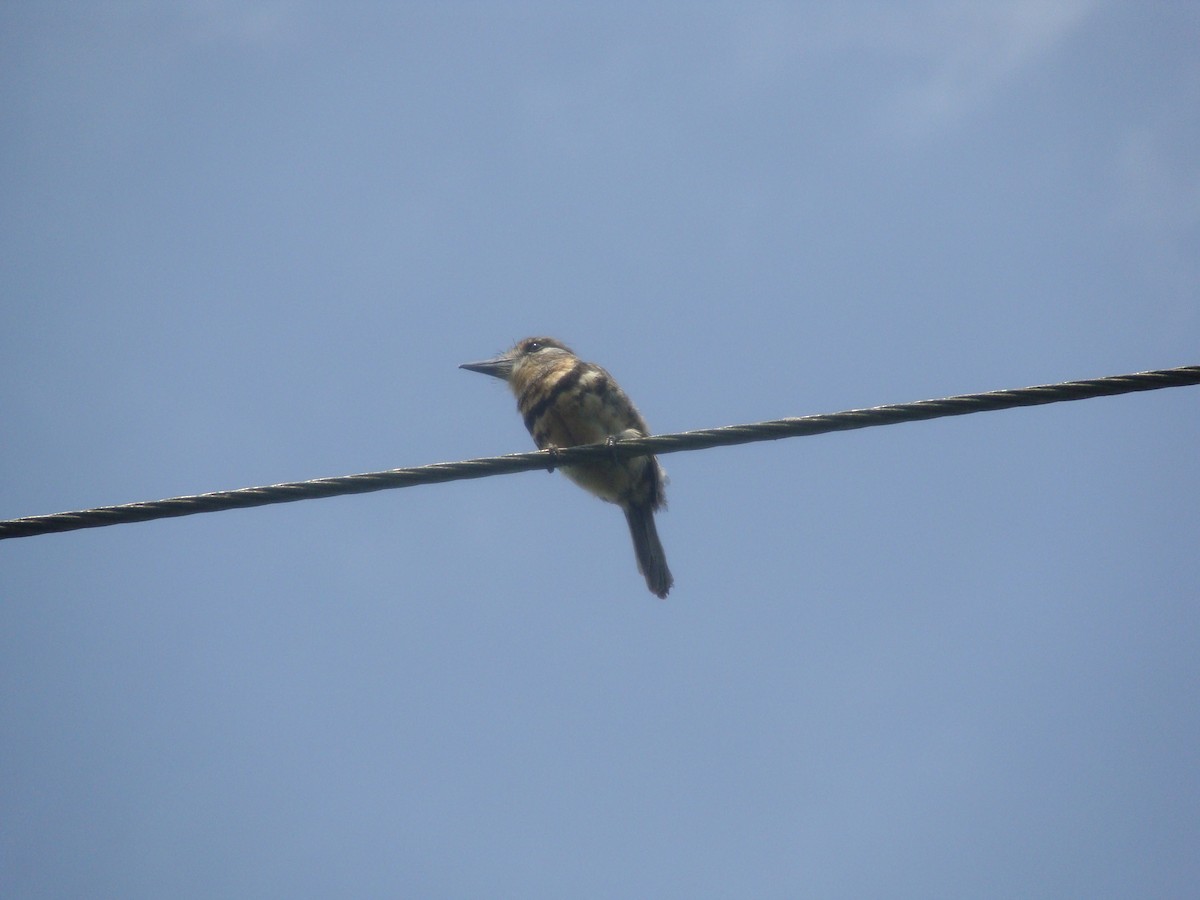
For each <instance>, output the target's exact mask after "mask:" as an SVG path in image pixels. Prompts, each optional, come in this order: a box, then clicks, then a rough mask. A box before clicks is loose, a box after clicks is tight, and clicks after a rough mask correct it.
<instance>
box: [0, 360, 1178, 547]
mask: <svg viewBox="0 0 1200 900" xmlns="http://www.w3.org/2000/svg"><path fill="white" fill-rule="evenodd" d="M1194 384H1200V366H1181V367H1179V368H1175V369H1156V370H1153V371H1149V372H1138V373H1135V374H1131V375H1110V376H1108V377H1105V378H1093V379H1091V380H1088V381H1067V382H1062V383H1059V384H1042V385H1037V386H1035V387H1026V388H1016V389H1013V390H1006V391H990V392H988V393H984V394H963V395H960V396H957V397H945V398H943V399H941V400H920V401H917V402H916V403H899V404H894V405H890V406H875V407H871V408H870V409H851V410H846V411H844V412H837V413H829V414H826V415H816V416H800V417H798V418H789V419H773V420H771V421H767V422H756V423H754V424H751V425H726V426H724V427H721V428H709V429H705V430H703V431H684V432H680V433H677V434H659V435H654V436H653V437H646V438H634V439H627V440H620V441H615V442H613V443H611V444H589V445H587V446H581V447H564V448H562V449H559V450H553V451H550V450H538V451H535V452H531V453H513V454H509V455H507V456H490V457H482V458H480V459H468V460H463V461H462V462H444V463H434V464H433V465H428V466H417V467H415V468H409V469H389V470H387V471H383V472H368V473H365V474H363V475H344V476H341V477H337V478H317V479H314V480H312V481H291V482H285V483H283V484H273V485H270V486H267V487H250V488H241V489H239V490H233V491H217V492H215V493H210V494H195V495H192V496H186V497H171V498H169V499H166V500H154V501H147V502H143V503H125V504H121V505H120V506H101V507H97V508H96V509H83V510H78V511H76V512H62V513H53V514H50V515H44V516H27V517H25V518H20V519H8V520H0V540H3V539H5V538H17V537H31V536H33V535H37V534H51V533H55V532H60V531H75V530H78V529H81V528H99V527H101V526H104V525H121V524H124V523H126V522H147V521H150V520H151V519H166V518H171V517H174V516H190V515H194V514H196V513H203V512H218V511H220V510H225V509H245V508H248V507H253V506H267V505H269V504H272V503H292V502H294V501H297V500H311V499H315V498H317V497H339V496H342V495H344V494H364V493H367V492H369V491H382V490H387V489H388V488H402V487H413V486H415V485H418V484H440V483H441V482H445V481H459V480H462V479H466V478H484V477H487V476H489V475H505V474H511V473H514V472H527V471H531V470H533V469H553V468H555V467H558V466H566V465H570V464H572V463H579V462H586V461H590V460H600V459H613V458H614V457H615V458H625V457H630V456H644V455H646V454H648V453H679V452H682V451H684V450H704V449H707V448H709V447H725V446H730V445H733V444H749V443H753V442H755V441H774V440H779V439H781V438H788V437H802V436H806V435H816V434H828V433H829V432H833V431H852V430H854V429H857V428H871V427H874V426H877V425H898V424H900V423H901V422H920V421H925V420H927V419H940V418H943V417H945V416H964V415H968V414H970V413H978V412H993V411H996V410H1001V409H1014V408H1017V407H1023V406H1041V405H1043V404H1046V403H1061V402H1064V401H1067V400H1087V399H1090V398H1092V397H1110V396H1114V395H1117V394H1129V393H1133V392H1136V391H1154V390H1158V389H1160V388H1167V387H1183V386H1185V385H1194Z"/></svg>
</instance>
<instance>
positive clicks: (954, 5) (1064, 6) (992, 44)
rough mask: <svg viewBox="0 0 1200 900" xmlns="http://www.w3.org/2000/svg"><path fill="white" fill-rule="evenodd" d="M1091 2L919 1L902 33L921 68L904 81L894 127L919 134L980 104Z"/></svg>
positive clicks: (1063, 34)
mask: <svg viewBox="0 0 1200 900" xmlns="http://www.w3.org/2000/svg"><path fill="white" fill-rule="evenodd" d="M1094 6H1095V3H1094V2H1093V0H1010V2H1007V3H974V2H962V0H955V2H941V3H931V4H928V5H926V6H924V7H918V9H920V10H921V11H920V13H919V14H918V17H919V22H918V23H917V25H916V27H910V28H907V29H905V33H904V34H903V35H901V37H903V38H904V39H906V40H907V41H908V42H909V46H908V47H907V48H904V47H901V49H906V50H907V52H909V53H911V54H913V55H914V56H915V57H916V58H917V60H918V62H919V63H920V68H921V69H923V71H922V72H921V73H920V74H918V75H916V76H914V77H913V78H912V79H911V80H910V81H909V82H908V83H907V84H903V85H902V86H901V88H900V91H899V93H898V95H897V96H896V98H895V99H894V101H893V103H892V105H891V109H890V110H889V113H888V116H887V118H888V120H889V124H890V125H891V127H893V128H894V129H896V130H897V131H898V132H900V133H901V134H904V135H905V136H907V137H910V138H914V139H920V138H922V137H924V136H925V135H927V134H929V133H930V132H934V131H937V130H938V129H940V128H941V127H943V126H945V125H946V124H948V123H951V122H953V121H954V120H956V119H958V118H959V117H960V116H961V115H963V114H964V113H966V112H968V111H969V110H971V109H973V108H975V107H977V106H978V105H979V104H980V103H983V102H985V101H986V100H987V99H988V97H990V96H991V95H992V94H994V93H995V92H996V91H998V90H1000V89H1002V88H1003V87H1004V86H1005V85H1006V84H1007V83H1009V82H1010V81H1011V80H1012V79H1013V78H1015V77H1017V76H1018V75H1019V74H1020V73H1021V72H1022V71H1024V70H1026V69H1028V68H1029V67H1030V66H1031V65H1034V64H1036V63H1037V62H1038V61H1039V60H1041V59H1043V58H1044V57H1045V56H1046V55H1047V54H1049V53H1050V52H1052V51H1053V50H1054V48H1055V47H1057V46H1059V45H1060V44H1061V43H1062V41H1063V40H1065V39H1066V38H1067V37H1068V36H1070V35H1071V34H1072V33H1073V32H1074V30H1075V29H1076V28H1077V27H1078V26H1079V25H1080V24H1081V23H1082V22H1083V21H1084V19H1085V18H1086V17H1087V15H1088V14H1089V13H1090V12H1091V11H1092V9H1093V8H1094Z"/></svg>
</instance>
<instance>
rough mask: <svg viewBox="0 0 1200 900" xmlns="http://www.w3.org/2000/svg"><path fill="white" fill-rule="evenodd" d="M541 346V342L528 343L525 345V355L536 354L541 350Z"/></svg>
mask: <svg viewBox="0 0 1200 900" xmlns="http://www.w3.org/2000/svg"><path fill="white" fill-rule="evenodd" d="M543 346H544V345H543V344H542V342H541V341H530V342H529V343H528V344H526V345H525V352H526V353H537V352H538V351H539V350H541V349H542V347H543Z"/></svg>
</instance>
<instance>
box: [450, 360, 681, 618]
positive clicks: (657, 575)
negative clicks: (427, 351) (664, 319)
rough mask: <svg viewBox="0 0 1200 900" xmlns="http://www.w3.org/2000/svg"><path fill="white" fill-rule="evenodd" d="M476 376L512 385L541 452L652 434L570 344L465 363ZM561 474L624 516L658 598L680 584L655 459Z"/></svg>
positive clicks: (582, 466)
mask: <svg viewBox="0 0 1200 900" xmlns="http://www.w3.org/2000/svg"><path fill="white" fill-rule="evenodd" d="M459 368H461V369H467V370H468V371H471V372H480V373H482V374H484V375H491V376H493V377H495V378H499V379H501V380H502V381H505V382H507V383H508V386H509V387H510V388H511V389H512V392H513V393H514V394H515V395H516V397H517V409H518V410H519V411H520V413H521V417H522V418H523V419H524V420H525V427H526V428H527V429H529V433H530V434H531V435H532V436H533V440H534V443H535V444H537V446H538V449H540V450H556V449H558V448H560V447H574V446H577V445H579V444H598V443H603V442H609V443H611V442H613V441H615V440H618V439H621V438H636V437H646V436H648V435H649V434H650V429H649V427H648V426H647V425H646V420H645V419H643V418H642V414H641V413H639V412H638V411H637V407H635V406H634V405H633V401H631V400H630V399H629V397H628V396H627V395H626V393H625V392H624V391H623V390H621V388H620V386H619V385H618V384H617V382H616V381H615V380H614V379H613V377H612V376H611V375H609V374H608V372H606V371H605V370H604V369H602V368H600V366H598V365H596V364H595V363H590V362H584V361H583V360H582V359H580V358H579V357H578V356H576V355H575V352H574V351H573V350H571V348H570V347H568V346H567V345H566V344H564V343H562V342H561V341H558V340H555V339H554V338H550V337H529V338H525V339H524V340H521V341H518V342H517V343H516V345H515V346H513V347H512V348H511V349H510V350H507V351H505V352H504V353H502V354H500V355H499V356H497V357H495V358H493V359H486V360H483V361H482V362H472V363H463V364H462V365H461V366H459ZM562 471H563V474H565V475H566V476H567V477H568V478H570V479H571V480H572V481H574V482H575V483H576V484H578V485H579V486H580V487H582V488H584V489H585V490H587V491H589V492H591V493H592V494H594V495H595V496H597V497H599V498H600V499H601V500H607V501H608V502H609V503H615V504H617V505H618V506H620V507H621V509H622V510H623V511H624V513H625V520H626V522H628V524H629V533H630V535H631V536H632V537H633V549H634V553H635V555H636V557H637V565H638V571H639V572H640V573H641V574H642V575H643V576H644V577H645V579H646V586H647V587H648V588H649V589H650V592H651V593H653V594H654V595H655V596H657V597H660V598H663V599H665V598H666V596H667V592H668V591H670V590H671V586H672V585H673V584H674V581H675V580H674V578H673V577H672V576H671V570H670V569H669V568H668V567H667V556H666V553H665V552H664V551H663V546H662V542H661V541H660V540H659V538H658V529H657V528H656V527H655V524H654V513H655V512H656V511H657V510H659V509H664V508H665V507H666V502H667V498H666V491H665V485H666V480H667V476H666V472H664V471H663V468H662V466H661V465H659V463H658V459H657V458H656V457H654V456H632V457H626V458H624V459H618V458H616V456H615V455H614V457H613V459H611V460H597V461H595V462H585V463H573V464H571V465H569V466H563V467H562Z"/></svg>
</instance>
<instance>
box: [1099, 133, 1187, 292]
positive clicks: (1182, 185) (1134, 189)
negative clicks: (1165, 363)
mask: <svg viewBox="0 0 1200 900" xmlns="http://www.w3.org/2000/svg"><path fill="white" fill-rule="evenodd" d="M1168 134H1169V130H1166V129H1161V128H1160V129H1155V128H1152V127H1149V126H1143V127H1139V128H1137V129H1136V130H1133V131H1131V132H1130V133H1129V134H1127V135H1126V136H1125V138H1124V140H1122V142H1121V144H1120V146H1119V147H1118V148H1117V153H1116V159H1115V170H1116V184H1117V198H1116V207H1115V210H1116V220H1117V224H1118V225H1121V226H1124V227H1125V228H1126V229H1128V231H1129V233H1130V237H1131V240H1132V246H1133V247H1136V248H1137V249H1138V250H1139V252H1140V254H1141V256H1142V258H1143V260H1144V261H1145V264H1146V265H1147V266H1148V268H1149V269H1150V271H1151V272H1153V274H1154V276H1155V278H1156V279H1157V280H1158V281H1159V283H1160V284H1161V285H1163V286H1166V287H1171V288H1174V289H1176V290H1178V291H1181V292H1185V293H1186V294H1187V295H1188V296H1189V297H1191V296H1193V295H1194V292H1195V290H1196V288H1197V286H1200V264H1198V263H1197V260H1196V258H1195V245H1196V239H1197V236H1198V234H1200V165H1198V164H1197V162H1196V159H1195V156H1194V154H1193V153H1191V152H1190V149H1189V150H1188V151H1187V152H1180V151H1179V149H1178V148H1177V147H1175V142H1173V141H1171V140H1169V139H1168Z"/></svg>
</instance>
